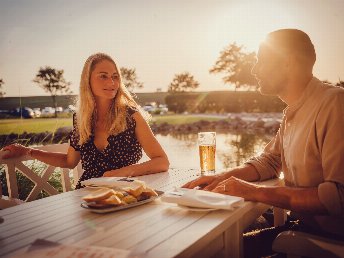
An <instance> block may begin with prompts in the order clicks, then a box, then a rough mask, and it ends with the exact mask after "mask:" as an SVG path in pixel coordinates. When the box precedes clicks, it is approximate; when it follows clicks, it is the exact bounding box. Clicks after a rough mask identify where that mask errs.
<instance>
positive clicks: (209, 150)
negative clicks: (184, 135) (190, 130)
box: [199, 144, 216, 173]
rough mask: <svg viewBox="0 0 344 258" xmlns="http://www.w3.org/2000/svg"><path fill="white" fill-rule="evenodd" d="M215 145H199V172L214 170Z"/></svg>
mask: <svg viewBox="0 0 344 258" xmlns="http://www.w3.org/2000/svg"><path fill="white" fill-rule="evenodd" d="M215 151H216V145H213V144H212V145H199V158H200V164H201V172H202V173H203V172H205V173H207V172H215Z"/></svg>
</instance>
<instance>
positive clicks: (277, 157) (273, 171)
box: [245, 129, 282, 181]
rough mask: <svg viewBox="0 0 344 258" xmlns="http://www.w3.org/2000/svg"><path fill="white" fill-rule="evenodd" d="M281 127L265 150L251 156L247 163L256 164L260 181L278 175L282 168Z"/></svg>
mask: <svg viewBox="0 0 344 258" xmlns="http://www.w3.org/2000/svg"><path fill="white" fill-rule="evenodd" d="M280 148H281V147H280V129H279V130H278V132H277V134H276V136H275V137H274V138H273V139H272V140H271V141H270V142H269V143H268V144H267V145H266V146H265V148H264V150H263V152H262V153H261V154H260V155H258V156H255V157H252V158H250V159H249V160H247V161H246V162H245V164H250V165H252V166H254V167H255V168H256V170H257V172H258V174H259V181H264V180H267V179H271V178H274V177H278V176H279V174H280V172H281V168H282V162H281V150H280Z"/></svg>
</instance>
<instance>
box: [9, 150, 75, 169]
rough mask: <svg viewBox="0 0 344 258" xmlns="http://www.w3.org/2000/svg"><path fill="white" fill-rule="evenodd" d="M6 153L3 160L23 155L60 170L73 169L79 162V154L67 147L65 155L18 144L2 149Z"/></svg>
mask: <svg viewBox="0 0 344 258" xmlns="http://www.w3.org/2000/svg"><path fill="white" fill-rule="evenodd" d="M3 150H4V151H8V153H6V154H4V155H3V159H10V158H17V157H21V156H24V155H29V156H30V157H32V158H34V159H37V160H40V161H42V162H44V163H46V164H49V165H51V166H55V167H61V168H74V167H76V165H78V163H79V161H80V152H79V151H76V150H74V148H72V147H69V148H68V151H67V153H59V152H48V151H43V150H38V149H34V148H29V147H25V146H23V145H20V144H11V145H8V146H5V147H4V148H3Z"/></svg>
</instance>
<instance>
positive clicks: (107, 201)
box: [98, 194, 122, 205]
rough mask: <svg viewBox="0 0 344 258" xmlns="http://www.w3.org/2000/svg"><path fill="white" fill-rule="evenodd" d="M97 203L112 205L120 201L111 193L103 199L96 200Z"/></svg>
mask: <svg viewBox="0 0 344 258" xmlns="http://www.w3.org/2000/svg"><path fill="white" fill-rule="evenodd" d="M98 203H101V204H113V205H119V204H121V203H122V201H121V199H120V198H118V196H117V195H115V194H114V195H111V196H110V197H109V198H107V199H104V200H100V201H98Z"/></svg>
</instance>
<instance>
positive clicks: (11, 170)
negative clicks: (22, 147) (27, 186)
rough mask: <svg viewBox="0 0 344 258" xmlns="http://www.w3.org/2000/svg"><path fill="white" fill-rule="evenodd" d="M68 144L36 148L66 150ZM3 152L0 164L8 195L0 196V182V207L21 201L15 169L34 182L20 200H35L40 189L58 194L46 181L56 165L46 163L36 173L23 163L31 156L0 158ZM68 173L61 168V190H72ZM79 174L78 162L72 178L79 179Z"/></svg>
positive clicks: (0, 192) (51, 193) (0, 193)
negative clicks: (31, 187) (24, 197)
mask: <svg viewBox="0 0 344 258" xmlns="http://www.w3.org/2000/svg"><path fill="white" fill-rule="evenodd" d="M68 146H69V144H68V143H64V144H53V145H46V146H40V147H37V149H40V150H45V151H54V152H67V149H68ZM3 154H4V153H3V152H2V151H0V165H4V167H5V173H6V181H7V189H8V196H2V186H1V184H0V209H1V208H7V207H10V206H13V205H16V204H18V203H20V202H21V200H19V199H18V198H19V194H18V183H17V177H16V171H19V172H20V173H21V174H23V175H24V176H26V177H27V178H28V179H30V180H31V181H32V182H33V183H34V187H33V189H32V191H31V192H30V193H29V195H28V196H27V198H26V199H25V200H22V201H25V202H28V201H33V200H35V199H36V198H37V196H38V194H39V193H40V192H41V191H42V190H44V191H45V192H46V193H48V194H50V195H54V194H58V191H57V190H56V189H55V188H54V187H53V186H52V185H50V184H49V183H48V180H49V178H50V176H51V175H52V173H53V172H54V171H55V169H56V167H54V166H50V165H47V167H46V168H45V169H44V171H43V172H42V173H41V175H38V174H37V173H35V172H34V171H33V170H32V169H30V168H29V167H28V166H27V165H26V164H25V162H26V161H28V160H32V158H31V157H28V156H24V157H20V158H14V159H2V155H3ZM69 174H70V169H67V168H61V184H62V189H63V192H67V191H70V190H72V186H71V180H70V176H69ZM81 174H82V169H81V165H80V163H79V164H78V166H77V167H76V168H75V169H73V178H74V181H75V182H76V181H77V180H78V179H79V177H80V176H81Z"/></svg>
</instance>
